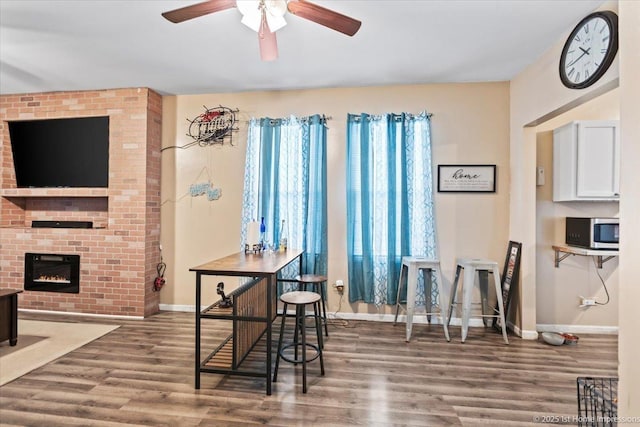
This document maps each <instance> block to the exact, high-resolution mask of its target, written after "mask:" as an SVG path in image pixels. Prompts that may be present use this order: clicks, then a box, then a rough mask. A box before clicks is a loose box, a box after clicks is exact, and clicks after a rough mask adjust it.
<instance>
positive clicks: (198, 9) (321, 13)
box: [162, 0, 362, 61]
mask: <svg viewBox="0 0 640 427" xmlns="http://www.w3.org/2000/svg"><path fill="white" fill-rule="evenodd" d="M233 7H237V8H238V10H239V11H240V13H241V14H242V21H241V22H242V23H243V24H245V25H246V26H248V27H249V28H251V29H253V30H254V31H256V32H257V33H258V41H259V43H260V57H261V59H262V60H263V61H273V60H275V59H276V58H277V57H278V44H277V41H276V31H278V30H279V29H280V28H282V27H284V26H285V25H286V24H287V23H286V22H285V20H284V15H285V13H286V12H287V11H288V12H290V13H292V14H294V15H297V16H299V17H301V18H304V19H308V20H309V21H313V22H315V23H317V24H320V25H323V26H325V27H328V28H331V29H332V30H335V31H339V32H341V33H343V34H346V35H348V36H353V35H354V34H355V33H356V32H358V30H359V29H360V25H361V24H362V23H361V22H360V21H358V20H357V19H353V18H350V17H348V16H346V15H343V14H341V13H338V12H334V11H333V10H330V9H327V8H324V7H322V6H318V5H317V4H314V3H310V2H308V1H306V0H237V1H236V0H207V1H204V2H201V3H196V4H193V5H191V6H185V7H181V8H179V9H175V10H171V11H169V12H164V13H163V14H162V16H164V17H165V18H166V19H167V20H169V21H171V22H173V23H176V24H177V23H180V22H184V21H187V20H189V19H193V18H198V17H200V16H204V15H208V14H210V13H215V12H220V11H223V10H226V9H231V8H233Z"/></svg>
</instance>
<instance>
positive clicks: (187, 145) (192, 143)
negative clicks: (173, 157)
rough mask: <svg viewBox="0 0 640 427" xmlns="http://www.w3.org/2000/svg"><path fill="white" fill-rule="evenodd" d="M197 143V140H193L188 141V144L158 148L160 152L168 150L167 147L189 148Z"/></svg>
mask: <svg viewBox="0 0 640 427" xmlns="http://www.w3.org/2000/svg"><path fill="white" fill-rule="evenodd" d="M196 144H198V141H193V142H190V143H188V144H185V145H170V146H168V147H164V148H162V149H161V150H160V152H161V153H162V152H163V151H164V150H168V149H169V148H181V149H185V148H189V147H193V146H194V145H196Z"/></svg>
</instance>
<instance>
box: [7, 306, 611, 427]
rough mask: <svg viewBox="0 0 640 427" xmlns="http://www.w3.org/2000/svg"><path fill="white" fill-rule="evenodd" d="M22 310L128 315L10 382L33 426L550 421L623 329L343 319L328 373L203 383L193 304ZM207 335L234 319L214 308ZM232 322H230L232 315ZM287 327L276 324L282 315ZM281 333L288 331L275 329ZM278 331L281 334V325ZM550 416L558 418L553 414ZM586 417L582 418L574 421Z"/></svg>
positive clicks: (289, 369)
mask: <svg viewBox="0 0 640 427" xmlns="http://www.w3.org/2000/svg"><path fill="white" fill-rule="evenodd" d="M20 318H24V319H26V318H28V319H37V320H53V321H69V322H77V321H83V322H95V323H110V324H120V325H122V326H121V327H120V328H118V329H116V330H115V331H113V332H111V333H109V334H107V335H105V336H103V337H102V338H99V339H98V340H96V341H94V342H92V343H90V344H88V345H85V346H84V347H81V348H80V349H77V350H75V351H73V352H71V353H69V354H67V355H66V356H63V357H61V358H60V359H58V360H56V361H54V362H52V363H49V364H48V365H46V366H44V367H42V368H39V369H37V370H35V371H33V372H31V373H29V374H27V375H25V376H23V377H21V378H19V379H17V380H15V381H13V382H11V383H9V384H6V385H5V386H3V387H1V388H0V424H1V425H3V426H4V425H7V426H8V425H20V426H80V425H82V426H88V425H91V426H123V425H146V426H171V427H176V426H180V427H182V426H248V425H255V424H264V425H269V426H284V425H287V426H288V425H298V426H403V425H409V426H441V425H442V426H444V425H464V426H472V425H482V424H487V425H492V426H495V425H508V426H517V425H540V424H541V421H544V420H545V418H544V417H554V416H557V417H563V418H564V419H572V418H573V417H574V416H577V397H576V378H577V377H578V376H615V375H616V369H617V368H616V367H617V336H615V335H582V336H581V337H580V341H579V344H578V345H576V346H568V345H564V346H559V347H552V346H549V345H547V344H544V343H543V342H542V341H525V340H521V339H519V338H517V337H510V344H509V345H505V344H504V343H503V342H502V337H501V335H500V334H498V333H495V332H494V331H492V330H490V329H487V330H485V329H483V328H472V329H471V330H470V334H469V337H468V338H467V342H466V343H464V344H462V343H460V328H456V327H451V334H452V341H451V342H450V343H447V342H446V341H445V339H444V337H443V333H442V328H441V327H439V326H436V325H434V326H430V325H414V332H413V333H414V335H413V339H412V341H411V343H405V341H404V325H400V324H399V325H397V326H394V325H393V324H391V323H378V322H355V321H349V322H348V323H346V322H345V323H341V322H337V321H333V323H332V324H331V325H330V326H329V334H330V336H329V338H328V340H327V341H326V343H325V353H324V355H325V369H326V375H325V376H324V377H321V376H320V375H319V366H318V363H317V361H316V362H314V363H312V364H310V365H309V371H308V386H309V390H308V393H307V394H306V395H304V394H302V386H301V376H302V374H301V370H300V367H294V366H293V365H291V364H289V363H281V365H280V366H281V367H280V372H279V375H278V382H277V383H274V384H273V394H272V395H271V396H266V395H265V380H264V379H260V378H248V377H225V376H221V375H215V374H203V375H202V388H201V389H200V390H195V389H194V386H193V384H194V374H193V372H194V369H193V357H194V356H193V355H194V315H193V314H192V313H176V312H163V313H160V314H158V315H156V316H153V317H150V318H148V319H145V320H122V319H102V318H81V317H77V316H59V315H46V314H37V313H21V314H20ZM210 322H212V324H211V326H207V328H206V329H207V331H206V335H207V340H206V341H207V344H208V345H214V343H215V342H216V341H217V340H218V339H220V338H223V337H226V336H227V335H228V333H229V329H228V326H226V325H225V322H220V321H210ZM225 328H227V329H225ZM274 330H275V328H274ZM274 335H275V334H274ZM274 338H277V337H274ZM547 419H549V418H547ZM565 424H574V425H575V423H571V422H570V423H565Z"/></svg>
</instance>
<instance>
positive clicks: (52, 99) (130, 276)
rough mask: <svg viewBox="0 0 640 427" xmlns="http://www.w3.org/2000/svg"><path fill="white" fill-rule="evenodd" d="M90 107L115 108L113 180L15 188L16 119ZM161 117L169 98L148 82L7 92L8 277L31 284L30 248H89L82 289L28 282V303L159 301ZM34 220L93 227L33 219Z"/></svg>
mask: <svg viewBox="0 0 640 427" xmlns="http://www.w3.org/2000/svg"><path fill="white" fill-rule="evenodd" d="M91 116H109V187H108V188H107V189H77V188H62V189H59V188H56V189H18V188H16V182H15V173H14V168H13V159H12V155H11V145H10V140H9V129H8V126H7V122H8V121H13V120H34V119H45V118H49V119H53V118H66V117H91ZM161 126H162V98H161V97H160V95H158V94H157V93H155V92H153V91H151V90H149V89H144V88H133V89H114V90H101V91H86V92H55V93H39V94H28V95H3V96H0V135H1V136H2V140H1V142H0V144H1V145H0V165H1V166H2V171H1V172H0V287H2V288H14V289H22V288H23V285H24V254H25V253H26V252H37V253H53V254H79V255H80V293H79V294H63V293H52V292H34V291H25V292H24V293H22V294H21V295H20V297H19V305H20V307H21V308H29V309H41V310H53V311H64V312H77V313H93V314H108V315H126V316H148V315H150V314H153V313H155V312H157V311H158V303H159V294H158V293H157V292H154V291H153V279H154V278H155V275H156V265H157V263H158V262H159V261H160V253H159V244H160V145H161ZM33 220H58V221H60V220H74V221H93V222H94V228H93V229H65V228H31V221H33ZM95 227H99V228H95Z"/></svg>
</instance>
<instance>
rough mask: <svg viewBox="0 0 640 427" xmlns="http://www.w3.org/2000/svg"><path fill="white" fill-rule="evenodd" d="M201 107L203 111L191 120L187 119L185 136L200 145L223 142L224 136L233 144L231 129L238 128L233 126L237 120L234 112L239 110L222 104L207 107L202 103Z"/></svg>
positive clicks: (235, 129)
mask: <svg viewBox="0 0 640 427" xmlns="http://www.w3.org/2000/svg"><path fill="white" fill-rule="evenodd" d="M203 107H204V110H205V111H204V113H202V114H200V115H199V116H197V117H196V118H195V119H193V120H190V119H187V120H188V121H189V123H190V125H189V133H187V136H190V137H191V138H193V139H194V140H195V141H197V142H198V144H199V145H201V146H206V145H213V144H223V143H224V139H225V138H228V139H229V144H231V145H233V131H237V130H238V128H236V127H235V125H236V123H237V122H238V120H237V119H236V113H237V112H238V111H240V110H238V109H237V108H236V109H235V110H232V109H231V108H228V107H223V106H222V105H221V106H219V107H216V108H207V107H206V106H204V105H203Z"/></svg>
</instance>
